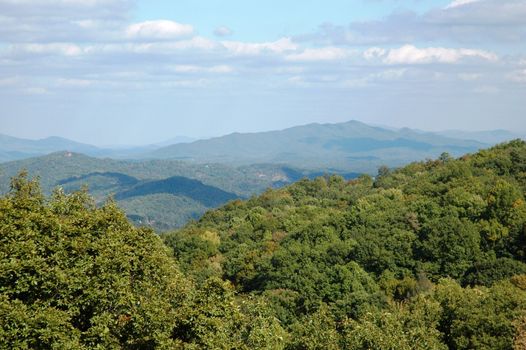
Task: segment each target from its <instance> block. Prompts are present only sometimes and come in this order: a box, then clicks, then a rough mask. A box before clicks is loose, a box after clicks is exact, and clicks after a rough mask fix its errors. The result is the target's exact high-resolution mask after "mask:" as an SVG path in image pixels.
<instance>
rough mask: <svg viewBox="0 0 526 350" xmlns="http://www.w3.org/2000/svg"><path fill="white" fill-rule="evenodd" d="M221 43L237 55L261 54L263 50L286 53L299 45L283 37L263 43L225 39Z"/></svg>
mask: <svg viewBox="0 0 526 350" xmlns="http://www.w3.org/2000/svg"><path fill="white" fill-rule="evenodd" d="M221 44H223V46H224V47H226V48H227V49H228V51H230V52H231V53H233V54H235V55H259V54H261V53H263V52H272V53H284V52H287V51H294V50H296V49H297V48H298V45H297V44H295V43H294V42H292V40H291V39H290V38H281V39H279V40H276V41H272V42H263V43H245V42H240V41H223V42H221Z"/></svg>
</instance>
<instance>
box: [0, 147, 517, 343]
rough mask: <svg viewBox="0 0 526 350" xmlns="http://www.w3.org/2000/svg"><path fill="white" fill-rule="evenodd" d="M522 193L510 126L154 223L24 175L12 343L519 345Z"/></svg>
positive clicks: (6, 249) (6, 326)
mask: <svg viewBox="0 0 526 350" xmlns="http://www.w3.org/2000/svg"><path fill="white" fill-rule="evenodd" d="M525 192H526V142H524V141H521V140H516V141H511V142H509V143H506V144H501V145H498V146H495V147H493V148H491V149H487V150H483V151H480V152H478V153H475V154H467V155H465V156H462V157H460V158H458V159H454V158H452V157H451V156H449V155H448V154H446V153H444V154H442V155H441V156H440V157H439V158H438V159H436V160H428V161H423V162H417V163H412V164H410V165H408V166H405V167H403V168H400V169H389V168H387V167H381V168H380V169H379V170H378V174H377V176H376V177H374V178H372V177H370V176H367V175H364V176H361V177H359V178H357V179H354V180H350V181H348V180H345V179H343V178H342V177H339V176H322V177H318V178H316V179H314V180H308V179H304V180H301V181H298V182H297V183H295V184H292V185H290V186H287V187H284V188H281V189H269V190H267V191H265V192H264V193H263V194H261V195H259V196H254V197H252V198H250V199H249V200H246V201H242V200H234V201H231V202H229V203H228V204H226V205H225V206H223V207H222V208H220V209H217V210H212V211H209V212H207V213H206V214H205V215H204V216H203V217H202V218H201V219H199V220H198V221H195V222H191V223H189V224H188V225H186V226H185V227H184V228H182V229H180V230H177V231H174V232H169V233H165V234H163V235H161V236H158V235H157V234H155V233H154V232H153V231H152V230H151V229H148V228H144V227H135V226H133V225H132V224H130V223H129V221H128V220H127V218H126V216H125V215H124V213H123V212H122V211H121V210H120V209H119V208H118V207H117V205H116V204H115V203H114V202H113V201H112V200H109V201H107V203H106V204H104V205H103V206H97V205H96V204H95V202H94V200H93V199H92V198H91V197H90V196H89V195H88V194H87V193H86V191H80V192H74V193H71V194H67V193H64V192H63V191H61V190H60V189H57V190H55V192H54V193H53V194H52V195H51V197H49V198H48V197H46V196H44V195H43V194H42V192H41V190H40V188H39V185H38V182H37V181H35V180H31V179H29V178H28V176H27V174H24V173H22V174H21V175H19V176H17V177H15V178H13V180H12V182H11V191H10V192H9V193H8V194H6V195H5V196H4V197H2V198H0V347H1V348H5V349H18V348H20V349H359V350H361V349H363V350H365V349H392V350H394V349H408V350H409V349H487V350H490V349H514V350H518V349H525V348H526V202H525Z"/></svg>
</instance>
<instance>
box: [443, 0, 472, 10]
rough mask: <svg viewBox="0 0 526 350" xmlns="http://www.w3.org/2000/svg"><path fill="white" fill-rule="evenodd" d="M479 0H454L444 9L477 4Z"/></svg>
mask: <svg viewBox="0 0 526 350" xmlns="http://www.w3.org/2000/svg"><path fill="white" fill-rule="evenodd" d="M479 1H480V0H454V1H453V2H451V3H450V4H449V5H447V6H446V7H445V9H451V8H455V7H459V6H464V5H467V4H472V3H474V2H479Z"/></svg>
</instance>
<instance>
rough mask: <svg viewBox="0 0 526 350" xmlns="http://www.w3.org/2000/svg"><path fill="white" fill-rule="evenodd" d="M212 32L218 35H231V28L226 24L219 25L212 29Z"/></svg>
mask: <svg viewBox="0 0 526 350" xmlns="http://www.w3.org/2000/svg"><path fill="white" fill-rule="evenodd" d="M214 34H215V35H216V36H220V37H224V36H229V35H232V30H231V29H230V28H228V27H227V26H220V27H217V28H216V29H215V30H214Z"/></svg>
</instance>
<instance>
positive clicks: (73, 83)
mask: <svg viewBox="0 0 526 350" xmlns="http://www.w3.org/2000/svg"><path fill="white" fill-rule="evenodd" d="M91 85H93V81H91V80H87V79H74V78H68V79H64V78H61V79H58V81H57V86H59V87H67V88H85V87H88V86H91Z"/></svg>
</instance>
